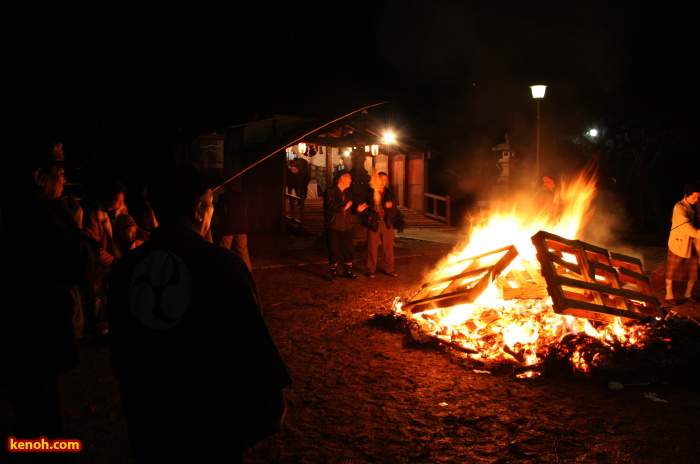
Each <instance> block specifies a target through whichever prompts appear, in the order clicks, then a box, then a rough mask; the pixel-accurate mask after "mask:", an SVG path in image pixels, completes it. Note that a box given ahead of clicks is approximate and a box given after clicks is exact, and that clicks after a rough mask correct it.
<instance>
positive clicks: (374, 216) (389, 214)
mask: <svg viewBox="0 0 700 464" xmlns="http://www.w3.org/2000/svg"><path fill="white" fill-rule="evenodd" d="M365 202H366V203H367V205H368V208H367V209H365V210H364V211H363V212H362V215H363V216H362V222H363V223H364V224H365V226H367V228H368V229H369V230H371V231H372V232H376V231H377V230H379V219H380V213H379V211H376V210H375V207H374V190H372V189H369V190H368V191H367V197H366V198H365ZM388 202H391V203H392V207H391V208H387V207H386V204H387V203H388ZM382 209H383V210H384V222H385V224H386V227H387V229H391V228H392V227H394V220H395V219H396V215H397V214H398V212H399V209H398V208H397V207H396V203H395V202H394V192H392V191H391V190H390V189H388V188H387V187H384V197H383V198H382Z"/></svg>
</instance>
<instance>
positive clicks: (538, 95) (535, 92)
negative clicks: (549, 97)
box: [530, 85, 547, 189]
mask: <svg viewBox="0 0 700 464" xmlns="http://www.w3.org/2000/svg"><path fill="white" fill-rule="evenodd" d="M530 90H531V91H532V98H534V99H535V101H537V161H536V162H535V189H537V186H538V185H539V183H540V101H541V100H542V99H543V98H544V93H545V91H546V90H547V86H546V85H531V86H530Z"/></svg>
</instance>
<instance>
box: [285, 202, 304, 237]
mask: <svg viewBox="0 0 700 464" xmlns="http://www.w3.org/2000/svg"><path fill="white" fill-rule="evenodd" d="M284 203H285V207H284V220H285V229H286V225H287V224H290V225H292V226H293V227H297V228H299V229H303V228H304V200H303V199H301V198H300V197H298V196H296V195H290V194H288V193H285V194H284Z"/></svg>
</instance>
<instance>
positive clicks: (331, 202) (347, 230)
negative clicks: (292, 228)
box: [323, 172, 357, 280]
mask: <svg viewBox="0 0 700 464" xmlns="http://www.w3.org/2000/svg"><path fill="white" fill-rule="evenodd" d="M350 184H352V176H351V175H350V173H349V172H344V173H342V174H341V175H339V176H338V177H336V178H335V180H334V181H333V186H332V187H330V188H329V189H327V190H326V194H325V196H324V198H323V216H324V221H325V225H326V242H327V245H328V263H329V265H330V280H335V279H336V277H337V276H338V263H339V262H342V263H343V277H345V278H346V279H357V275H355V274H354V273H353V271H352V262H353V246H352V210H351V207H352V192H351V190H350Z"/></svg>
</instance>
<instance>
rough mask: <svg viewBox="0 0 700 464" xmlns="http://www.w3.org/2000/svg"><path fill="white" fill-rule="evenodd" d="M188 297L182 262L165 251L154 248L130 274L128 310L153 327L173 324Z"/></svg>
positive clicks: (189, 287) (189, 289)
mask: <svg viewBox="0 0 700 464" xmlns="http://www.w3.org/2000/svg"><path fill="white" fill-rule="evenodd" d="M191 297H192V279H191V278H190V273H189V271H188V270H187V266H186V265H185V262H184V261H183V260H182V259H180V257H179V256H177V255H175V254H173V253H170V252H167V251H154V252H153V253H151V254H149V255H148V256H146V258H145V259H144V260H143V261H141V262H140V263H138V264H137V265H136V267H135V268H134V273H133V274H132V276H131V314H133V315H134V317H135V318H136V319H138V320H139V321H140V322H141V323H142V324H144V325H145V326H147V327H149V328H151V329H154V330H162V329H170V328H172V327H175V326H176V325H177V323H178V322H180V319H182V316H183V315H184V314H185V311H187V307H188V305H189V303H190V299H191Z"/></svg>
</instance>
